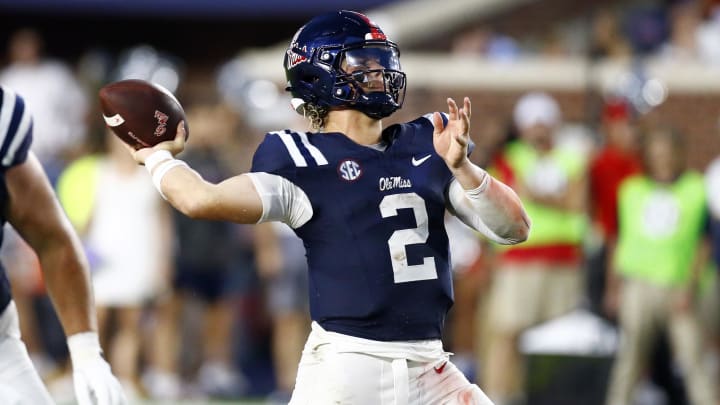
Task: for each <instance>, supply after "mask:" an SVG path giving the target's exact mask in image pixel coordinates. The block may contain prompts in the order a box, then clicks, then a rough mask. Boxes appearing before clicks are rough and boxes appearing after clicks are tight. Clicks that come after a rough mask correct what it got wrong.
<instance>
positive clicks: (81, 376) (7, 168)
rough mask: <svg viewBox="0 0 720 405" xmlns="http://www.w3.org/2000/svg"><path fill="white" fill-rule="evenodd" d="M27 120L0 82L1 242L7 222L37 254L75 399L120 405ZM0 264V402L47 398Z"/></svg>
mask: <svg viewBox="0 0 720 405" xmlns="http://www.w3.org/2000/svg"><path fill="white" fill-rule="evenodd" d="M31 143H32V118H31V114H30V112H29V111H28V109H27V108H26V106H25V102H24V100H23V99H22V97H20V96H18V95H16V94H15V93H14V92H13V91H12V90H10V89H8V88H6V87H1V86H0V167H1V168H0V177H1V178H2V180H1V181H2V188H1V190H2V191H1V192H0V205H1V206H2V214H0V242H1V241H2V225H4V224H5V223H6V222H7V223H10V225H12V226H13V228H15V229H16V230H17V231H18V233H19V234H20V236H22V237H23V239H25V241H27V242H28V244H29V245H30V246H31V247H32V248H33V250H35V253H37V255H38V257H39V259H40V264H41V266H42V270H43V276H44V280H45V285H46V286H47V289H48V291H49V293H50V297H51V298H52V301H53V303H54V305H55V309H56V311H57V313H58V316H59V317H60V321H61V323H62V326H63V329H64V331H65V334H66V335H67V336H68V339H67V344H68V348H69V349H70V358H71V360H72V365H73V383H74V386H75V394H76V398H77V400H78V403H79V404H80V405H86V404H87V405H90V404H104V405H115V404H125V403H127V400H126V399H125V394H124V393H123V391H122V388H121V386H120V383H119V382H118V381H117V379H116V378H115V377H114V376H113V375H112V373H111V371H110V366H109V365H108V363H107V362H106V361H105V359H103V357H102V350H101V348H100V343H99V340H98V334H97V321H96V319H95V312H94V306H93V297H92V290H91V286H90V280H89V277H90V276H89V271H88V264H87V260H86V259H85V257H84V255H83V252H82V247H81V244H80V241H79V239H78V237H77V236H76V234H75V232H74V231H73V228H72V226H71V225H70V222H69V221H68V219H67V218H66V216H65V213H64V212H63V210H62V208H60V204H59V203H58V201H57V199H56V198H55V195H54V194H53V190H52V188H51V186H50V183H49V181H48V180H47V177H46V176H45V172H44V171H43V168H42V166H41V165H40V163H39V162H38V159H37V158H36V157H35V155H34V154H33V153H32V152H31V151H30V145H31ZM10 293H11V291H10V285H9V283H8V278H7V275H6V274H5V270H4V268H3V267H2V265H0V403H3V404H53V403H54V401H53V400H52V399H51V398H50V394H49V393H48V391H47V390H46V388H45V387H44V385H43V383H42V381H41V380H40V376H39V375H38V374H37V372H36V371H35V369H34V368H33V365H32V362H31V361H30V357H29V355H28V353H27V349H26V348H25V344H24V343H23V342H22V340H21V339H20V328H19V324H18V313H17V309H16V307H15V304H14V302H13V300H12V297H11V294H10Z"/></svg>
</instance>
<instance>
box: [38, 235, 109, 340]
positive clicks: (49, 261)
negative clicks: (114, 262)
mask: <svg viewBox="0 0 720 405" xmlns="http://www.w3.org/2000/svg"><path fill="white" fill-rule="evenodd" d="M36 251H37V253H38V257H39V258H40V264H41V267H42V270H43V277H44V279H45V285H46V288H47V290H48V294H49V295H50V298H51V299H52V302H53V305H54V307H55V310H56V312H57V314H58V317H59V318H60V323H61V324H62V326H63V330H64V331H65V335H66V336H72V335H74V334H76V333H80V332H88V331H97V320H96V315H95V312H94V302H93V292H92V286H91V284H90V276H89V271H88V265H87V261H86V259H85V256H84V254H83V253H82V250H81V247H80V243H79V241H68V242H67V243H53V242H50V241H48V242H47V243H45V244H44V246H42V247H41V248H36Z"/></svg>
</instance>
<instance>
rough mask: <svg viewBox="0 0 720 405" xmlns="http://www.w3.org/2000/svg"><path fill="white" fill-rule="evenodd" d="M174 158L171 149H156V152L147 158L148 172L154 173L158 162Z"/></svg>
mask: <svg viewBox="0 0 720 405" xmlns="http://www.w3.org/2000/svg"><path fill="white" fill-rule="evenodd" d="M172 159H173V156H172V154H171V153H170V152H169V151H166V150H164V149H161V150H156V151H155V152H153V153H151V154H150V156H148V157H147V158H145V168H146V169H147V171H148V173H150V174H152V172H153V170H154V169H155V168H156V167H157V165H158V164H160V162H163V161H165V160H172Z"/></svg>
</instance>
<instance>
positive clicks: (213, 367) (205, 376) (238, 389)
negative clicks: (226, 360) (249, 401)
mask: <svg viewBox="0 0 720 405" xmlns="http://www.w3.org/2000/svg"><path fill="white" fill-rule="evenodd" d="M198 383H199V384H200V388H201V389H202V391H203V392H205V393H206V394H207V395H209V396H211V397H215V398H237V397H240V396H242V394H243V393H244V392H245V390H246V388H247V382H246V381H245V377H243V375H242V374H240V373H238V372H237V371H235V370H233V369H231V368H230V367H228V366H227V365H225V364H223V363H220V362H215V361H214V362H209V363H205V364H203V366H202V367H200V371H198Z"/></svg>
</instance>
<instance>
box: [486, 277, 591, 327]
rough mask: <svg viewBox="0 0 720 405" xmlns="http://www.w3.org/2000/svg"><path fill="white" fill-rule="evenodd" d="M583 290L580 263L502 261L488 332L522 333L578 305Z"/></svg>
mask: <svg viewBox="0 0 720 405" xmlns="http://www.w3.org/2000/svg"><path fill="white" fill-rule="evenodd" d="M581 293H582V275H581V271H580V268H579V266H558V265H546V264H541V263H522V264H506V265H501V266H499V267H498V269H497V270H496V271H495V273H494V275H493V282H492V287H491V290H490V297H489V303H488V305H489V307H488V310H489V311H488V328H489V332H490V333H494V332H501V333H520V332H522V331H523V330H524V329H527V328H529V327H531V326H533V325H536V324H539V323H541V322H544V321H546V320H549V319H552V318H554V317H556V316H559V315H562V314H563V313H566V312H568V311H571V310H572V309H574V308H576V307H577V305H578V304H579V302H580V297H581Z"/></svg>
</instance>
